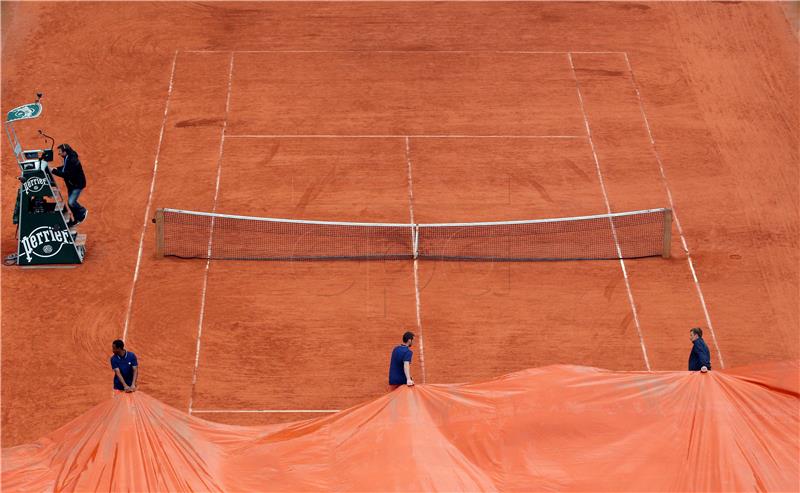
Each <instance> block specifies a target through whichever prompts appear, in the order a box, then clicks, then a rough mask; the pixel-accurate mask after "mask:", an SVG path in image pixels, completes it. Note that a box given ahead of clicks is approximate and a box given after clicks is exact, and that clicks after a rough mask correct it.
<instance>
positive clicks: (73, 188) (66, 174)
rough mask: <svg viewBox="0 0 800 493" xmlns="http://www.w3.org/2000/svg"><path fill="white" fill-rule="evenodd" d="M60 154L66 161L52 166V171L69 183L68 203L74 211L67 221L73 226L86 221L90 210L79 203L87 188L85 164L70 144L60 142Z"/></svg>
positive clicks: (68, 224)
mask: <svg viewBox="0 0 800 493" xmlns="http://www.w3.org/2000/svg"><path fill="white" fill-rule="evenodd" d="M58 155H59V156H61V158H62V159H63V160H64V163H63V164H62V165H61V166H59V167H58V168H52V169H51V170H50V171H51V172H52V173H53V174H54V175H56V176H60V177H61V178H63V179H64V183H65V184H66V185H67V204H68V205H69V210H70V211H72V219H71V220H70V221H69V223H67V226H69V227H70V228H72V227H75V226H77V225H78V224H80V223H82V222H83V221H85V220H86V215H87V213H88V212H89V211H87V210H86V208H85V207H84V206H82V205H81V204H79V203H78V197H80V195H81V192H83V189H84V188H86V175H85V174H84V173H83V166H82V165H81V160H80V158H79V157H78V153H77V152H75V149H73V148H72V147H70V145H69V144H60V145H59V146H58Z"/></svg>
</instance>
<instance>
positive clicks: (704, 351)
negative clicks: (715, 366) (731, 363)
mask: <svg viewBox="0 0 800 493" xmlns="http://www.w3.org/2000/svg"><path fill="white" fill-rule="evenodd" d="M689 339H690V340H691V341H692V352H691V353H689V371H701V372H703V373H705V372H707V371H708V370H710V369H711V353H710V352H709V351H708V346H707V345H706V341H704V340H703V329H701V328H700V327H694V328H693V329H691V330H690V331H689Z"/></svg>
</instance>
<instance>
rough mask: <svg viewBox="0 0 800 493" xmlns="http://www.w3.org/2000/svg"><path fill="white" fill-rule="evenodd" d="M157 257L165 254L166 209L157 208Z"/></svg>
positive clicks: (155, 219)
mask: <svg viewBox="0 0 800 493" xmlns="http://www.w3.org/2000/svg"><path fill="white" fill-rule="evenodd" d="M153 222H155V223H156V257H163V256H164V209H158V210H156V217H155V218H154V219H153Z"/></svg>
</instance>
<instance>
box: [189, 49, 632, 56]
mask: <svg viewBox="0 0 800 493" xmlns="http://www.w3.org/2000/svg"><path fill="white" fill-rule="evenodd" d="M185 53H298V54H303V53H351V54H358V53H363V54H369V53H408V54H420V55H424V54H429V53H431V54H465V55H469V54H474V55H482V54H486V55H491V54H511V55H513V54H519V55H566V54H568V53H580V54H587V55H614V54H616V55H621V54H623V53H624V52H623V51H573V52H569V51H530V50H234V51H230V50H185Z"/></svg>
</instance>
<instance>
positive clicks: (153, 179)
mask: <svg viewBox="0 0 800 493" xmlns="http://www.w3.org/2000/svg"><path fill="white" fill-rule="evenodd" d="M177 63H178V51H177V50H176V51H175V55H173V57H172V71H171V72H170V75H169V89H168V90H167V102H166V103H165V104H164V117H163V118H162V120H161V132H160V133H159V135H158V145H157V146H156V157H155V161H153V176H152V177H151V178H150V194H149V195H148V196H147V206H146V207H145V209H144V224H142V233H141V234H140V235H139V252H138V253H137V254H136V267H134V269H133V282H132V283H131V292H130V296H128V309H127V311H126V313H125V323H124V325H123V330H122V340H123V341H125V340H127V339H128V326H129V325H130V321H131V311H132V310H133V296H134V293H135V292H136V282H137V281H138V280H139V268H140V267H141V265H142V249H143V246H144V234H145V231H147V224H148V223H149V222H150V208H151V207H152V205H153V193H154V192H155V189H156V175H157V173H158V159H159V158H160V157H161V144H162V143H163V142H164V131H165V129H166V126H167V114H168V113H169V101H170V98H171V97H172V87H173V82H174V80H175V66H176V65H177Z"/></svg>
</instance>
